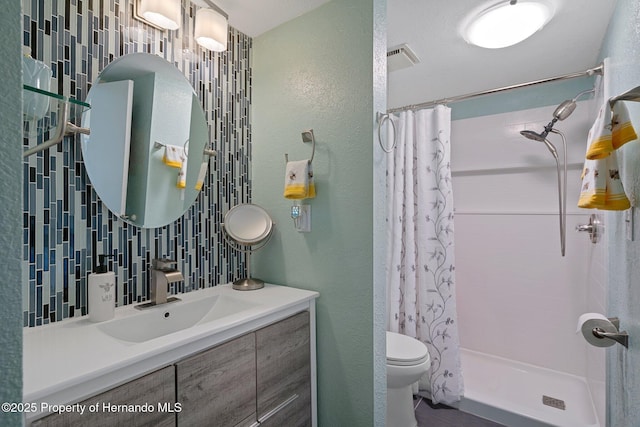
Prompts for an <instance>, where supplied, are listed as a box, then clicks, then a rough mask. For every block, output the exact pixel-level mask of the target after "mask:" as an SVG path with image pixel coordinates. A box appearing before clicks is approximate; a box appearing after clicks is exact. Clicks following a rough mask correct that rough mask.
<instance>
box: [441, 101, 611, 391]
mask: <svg viewBox="0 0 640 427" xmlns="http://www.w3.org/2000/svg"><path fill="white" fill-rule="evenodd" d="M592 104H593V102H592V101H583V102H579V103H578V107H577V109H576V111H575V112H574V113H573V115H572V116H571V117H570V118H568V119H567V120H565V121H563V122H560V123H558V124H557V125H556V127H557V129H560V130H562V131H563V132H565V134H566V136H567V145H568V150H569V154H568V159H569V174H568V185H567V186H568V198H567V211H568V217H567V250H566V256H565V257H562V256H561V254H560V239H559V224H558V221H559V220H558V195H557V175H556V165H555V160H554V158H553V156H552V155H551V153H549V151H548V150H547V148H546V147H545V146H544V144H543V143H540V142H535V141H530V140H527V139H525V138H523V137H522V136H521V135H520V134H519V132H520V131H521V130H523V129H532V130H536V131H539V130H541V129H542V127H543V126H544V125H545V124H546V123H547V122H548V121H549V120H550V118H551V117H552V112H553V110H554V108H555V105H553V106H548V107H540V108H533V109H528V110H521V111H516V112H509V113H502V114H495V115H488V116H482V117H475V118H467V119H460V120H454V121H453V123H452V131H451V133H452V136H451V138H452V141H454V143H453V144H452V156H451V157H452V160H451V166H452V174H453V188H454V200H455V206H456V222H455V227H456V239H455V245H456V277H457V297H458V312H459V328H460V341H461V346H462V347H464V348H467V349H469V350H474V351H479V352H482V353H488V354H492V355H496V356H500V357H504V358H507V359H512V360H516V361H520V362H524V363H529V364H533V365H537V366H541V367H545V368H549V369H553V370H557V371H562V372H565V373H569V374H573V375H578V376H580V377H588V380H589V381H590V383H591V384H592V385H593V386H594V388H595V389H598V390H603V389H604V388H603V384H604V366H605V365H604V352H605V350H603V349H598V348H595V347H590V346H587V344H586V342H585V341H584V339H583V338H582V336H581V335H580V334H576V324H577V319H578V316H579V315H580V314H582V313H584V312H587V311H600V312H604V308H603V307H605V305H604V304H605V300H604V298H605V293H604V288H605V287H604V271H605V270H604V268H605V267H604V266H605V265H606V260H605V259H603V258H604V257H605V255H606V254H605V251H604V249H603V247H604V245H593V244H591V243H590V242H589V240H588V236H587V235H586V234H585V233H576V232H575V231H574V230H575V227H576V225H577V224H583V223H587V222H588V216H589V214H590V213H591V211H587V210H583V209H580V208H578V207H576V203H577V200H578V195H579V189H580V174H581V170H582V164H583V159H584V153H585V149H586V136H587V132H588V130H589V128H590V126H591V119H590V118H591V117H594V115H593V106H592ZM549 139H550V140H551V142H553V143H554V144H555V145H556V147H557V148H558V151H559V152H560V151H561V147H562V143H561V139H560V137H559V136H557V135H551V136H550V138H549ZM594 393H596V394H597V393H598V392H597V391H594ZM600 400H602V401H603V402H604V398H603V396H601V399H600Z"/></svg>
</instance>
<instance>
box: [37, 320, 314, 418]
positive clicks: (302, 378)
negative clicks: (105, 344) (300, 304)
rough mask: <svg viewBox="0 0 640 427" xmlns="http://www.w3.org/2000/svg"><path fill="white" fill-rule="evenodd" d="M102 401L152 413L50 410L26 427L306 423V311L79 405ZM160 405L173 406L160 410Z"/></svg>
mask: <svg viewBox="0 0 640 427" xmlns="http://www.w3.org/2000/svg"><path fill="white" fill-rule="evenodd" d="M102 402H110V403H112V404H136V403H138V404H144V403H148V404H152V405H154V407H155V411H154V412H153V413H148V414H142V413H127V412H114V413H105V412H104V411H102V410H101V411H99V412H97V413H87V412H85V413H84V414H83V415H78V414H60V415H58V414H55V415H50V416H48V417H45V418H42V419H40V420H37V421H34V422H33V423H32V426H38V427H41V426H46V427H53V426H64V427H67V426H71V427H74V426H78V427H85V426H91V427H103V426H104V427H111V426H127V427H129V426H150V427H151V426H153V427H157V426H175V425H177V426H179V427H183V426H184V427H195V426H197V427H200V426H212V427H257V426H260V427H307V426H311V423H312V421H311V350H310V319H309V312H308V311H303V312H300V313H298V314H295V315H293V316H291V317H288V318H286V319H284V320H281V321H278V322H276V323H273V324H271V325H268V326H265V327H263V328H261V329H258V330H256V331H254V332H250V333H247V334H245V335H242V336H240V337H237V338H233V339H231V340H230V341H227V342H225V343H222V344H220V345H217V346H215V347H212V348H210V349H208V350H204V351H202V352H200V353H197V354H194V355H192V356H188V357H187V358H185V359H182V360H180V361H178V362H175V364H173V365H171V366H168V367H166V368H163V369H160V370H158V371H155V372H153V373H151V374H148V375H146V376H144V377H141V378H139V379H136V380H134V381H131V382H129V383H126V384H124V385H122V386H119V387H116V388H114V389H112V390H109V391H107V392H105V393H102V394H100V395H98V396H94V397H92V398H90V399H88V400H86V401H84V402H82V403H83V404H86V405H89V404H91V403H100V404H102ZM159 402H166V403H162V404H165V405H169V406H168V407H170V408H175V409H176V411H175V412H168V411H160V410H159V405H160V404H161V403H159ZM164 407H165V408H166V407H167V406H164Z"/></svg>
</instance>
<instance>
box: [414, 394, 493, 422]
mask: <svg viewBox="0 0 640 427" xmlns="http://www.w3.org/2000/svg"><path fill="white" fill-rule="evenodd" d="M413 402H414V407H415V408H416V418H417V420H418V427H505V426H503V425H502V424H498V423H494V422H493V421H489V420H485V419H484V418H479V417H476V416H475V415H471V414H467V413H466V412H462V411H459V410H457V409H454V408H451V407H449V406H445V405H440V404H438V405H434V404H433V403H431V401H430V400H428V399H424V398H422V397H418V398H417V399H414V401H413Z"/></svg>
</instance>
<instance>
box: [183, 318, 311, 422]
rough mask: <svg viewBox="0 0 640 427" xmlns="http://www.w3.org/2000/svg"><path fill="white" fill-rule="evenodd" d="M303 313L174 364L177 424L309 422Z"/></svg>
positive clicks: (308, 373)
mask: <svg viewBox="0 0 640 427" xmlns="http://www.w3.org/2000/svg"><path fill="white" fill-rule="evenodd" d="M309 333H310V330H309V312H308V311H304V312H301V313H298V314H296V315H294V316H292V317H289V318H287V319H284V320H282V321H279V322H277V323H274V324H272V325H269V326H266V327H264V328H262V329H259V330H257V331H256V332H253V333H249V334H247V335H243V336H242V337H240V338H236V339H233V340H231V341H229V342H226V343H224V344H222V345H219V346H216V347H214V348H212V349H210V350H206V351H204V352H202V353H200V354H197V355H195V356H191V357H189V358H187V359H185V360H183V361H181V362H179V363H177V364H176V379H177V381H176V383H177V390H178V402H179V403H181V404H182V411H181V412H180V413H178V417H177V421H178V426H180V427H181V426H215V427H250V426H258V425H260V426H261V427H262V426H264V427H269V426H277V427H283V426H286V427H303V426H310V425H311V367H310V357H311V354H310V347H309V340H310V336H309Z"/></svg>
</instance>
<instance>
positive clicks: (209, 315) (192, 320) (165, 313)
mask: <svg viewBox="0 0 640 427" xmlns="http://www.w3.org/2000/svg"><path fill="white" fill-rule="evenodd" d="M258 305H259V304H257V303H255V302H250V301H246V300H241V299H238V298H234V297H231V296H228V295H213V296H208V297H205V298H200V299H196V300H193V301H176V302H172V303H168V304H161V305H157V306H155V307H150V308H145V309H144V310H142V311H140V312H139V313H137V314H135V315H132V316H128V317H125V318H122V319H115V320H111V321H108V322H104V323H100V324H99V325H98V329H99V330H100V331H101V332H103V333H105V334H107V335H109V336H111V337H113V338H116V339H119V340H123V341H128V342H135V343H140V342H144V341H149V340H152V339H154V338H158V337H161V336H164V335H168V334H172V333H174V332H178V331H181V330H183V329H187V328H190V327H192V326H195V325H200V324H203V323H207V322H211V321H213V320H218V319H221V318H223V317H226V316H231V315H235V314H238V313H239V312H242V311H245V310H249V309H251V308H253V307H256V306H258Z"/></svg>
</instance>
